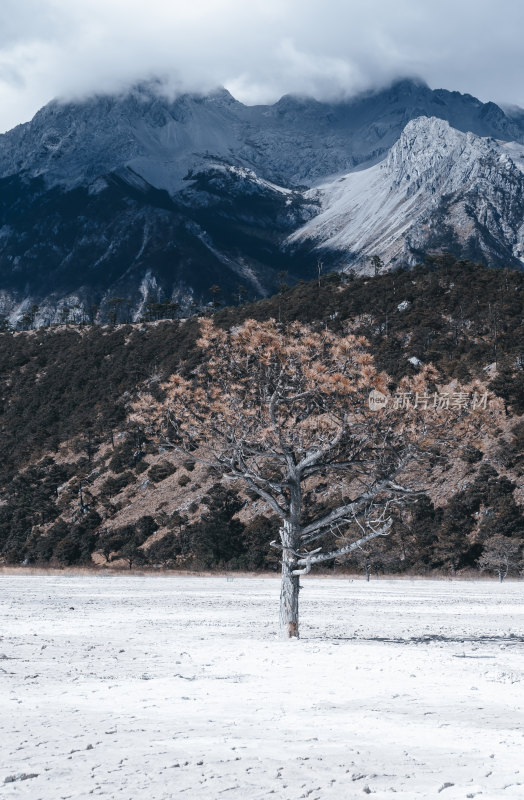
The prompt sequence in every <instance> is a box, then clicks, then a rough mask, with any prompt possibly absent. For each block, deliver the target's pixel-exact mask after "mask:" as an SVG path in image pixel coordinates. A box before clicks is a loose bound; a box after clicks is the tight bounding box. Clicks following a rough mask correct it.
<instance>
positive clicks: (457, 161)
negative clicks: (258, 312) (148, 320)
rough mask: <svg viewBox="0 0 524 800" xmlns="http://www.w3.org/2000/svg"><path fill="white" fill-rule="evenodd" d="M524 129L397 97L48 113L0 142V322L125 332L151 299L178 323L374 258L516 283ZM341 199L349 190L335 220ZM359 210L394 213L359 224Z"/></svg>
mask: <svg viewBox="0 0 524 800" xmlns="http://www.w3.org/2000/svg"><path fill="white" fill-rule="evenodd" d="M428 118H429V119H437V120H444V121H445V123H449V125H448V126H447V127H446V126H445V125H442V124H441V125H440V126H439V125H438V124H437V123H435V124H433V127H431V125H430V126H429V127H428V126H427V123H424V122H421V121H420V120H423V119H428ZM523 119H524V118H522V117H520V116H519V114H518V113H515V112H512V114H506V113H504V111H502V109H500V108H499V107H498V106H496V105H495V104H493V103H486V104H484V103H481V102H480V101H479V100H477V99H476V98H473V97H471V96H470V95H461V94H459V93H458V92H448V91H445V90H431V89H429V88H428V87H427V86H425V85H424V84H422V83H420V82H417V81H409V80H406V81H400V82H397V83H396V84H394V85H393V86H391V87H389V88H387V89H384V90H381V91H377V92H370V93H367V94H364V95H361V96H359V97H357V98H353V99H351V100H347V101H341V102H338V103H322V102H319V101H317V100H313V99H311V98H299V97H293V96H286V97H283V98H282V99H281V100H280V101H279V102H277V103H275V104H274V105H271V106H252V107H249V106H245V105H243V104H242V103H239V102H238V101H236V100H235V99H234V98H233V97H232V96H231V95H230V94H229V93H228V92H227V91H226V90H218V91H216V92H214V93H211V94H210V95H206V96H197V95H182V96H179V97H177V98H175V99H169V98H167V97H165V96H163V95H162V91H161V88H160V87H159V86H158V85H156V84H154V83H149V84H141V85H139V86H136V87H134V88H133V89H132V90H130V91H129V92H128V93H126V94H122V95H120V96H114V97H113V96H97V97H93V98H88V99H86V100H83V101H79V102H75V103H59V102H57V101H54V102H52V103H50V104H48V105H47V106H46V107H44V108H43V109H42V110H41V111H39V112H38V113H37V114H36V116H35V117H34V119H33V120H32V121H31V122H29V123H26V124H24V125H20V126H18V127H17V128H15V129H13V130H12V131H9V132H8V133H6V134H3V135H0V314H3V315H4V316H7V317H8V318H9V321H10V323H11V324H15V325H16V324H17V322H19V321H20V320H21V318H23V317H24V314H25V315H27V312H28V309H30V308H31V307H32V306H33V305H35V304H37V305H38V311H37V312H35V315H34V319H35V323H36V324H45V323H46V322H51V321H55V322H56V321H59V320H60V319H62V318H65V317H67V316H68V315H69V318H70V319H77V320H79V319H82V318H84V319H85V318H86V317H89V318H98V319H104V318H107V314H108V310H109V303H110V301H111V300H112V299H114V298H120V299H122V301H123V302H122V303H121V306H120V307H121V308H124V306H125V308H126V309H127V311H126V312H125V313H126V314H127V315H128V317H129V318H130V319H137V318H139V317H140V315H141V314H142V311H143V308H144V304H145V303H146V302H147V299H148V298H150V297H152V298H153V299H155V300H161V299H162V298H164V297H167V298H169V299H172V300H175V301H177V302H178V303H179V304H180V305H181V308H182V311H183V313H187V312H189V311H190V309H191V308H192V307H195V306H199V305H200V306H201V305H202V304H206V303H208V302H210V300H211V295H210V292H209V287H210V286H212V285H219V286H220V287H221V290H222V296H223V297H224V298H225V299H231V298H232V297H234V296H235V295H236V294H237V293H238V291H239V286H242V287H244V288H243V290H242V291H243V292H244V293H245V294H246V293H247V295H248V296H250V297H253V298H256V297H260V296H264V295H265V294H268V293H270V292H271V291H274V290H275V288H276V287H277V286H278V284H279V281H280V280H281V279H280V278H279V277H278V275H279V273H281V272H287V278H286V280H287V281H288V282H291V283H293V282H295V281H296V280H298V279H300V278H306V279H307V278H309V277H311V276H312V275H313V274H315V272H316V265H317V261H318V258H319V251H318V249H317V248H318V246H319V245H320V246H321V248H322V259H323V260H325V261H326V263H327V264H329V265H331V266H333V267H335V268H337V267H341V268H344V267H345V266H348V265H349V264H351V265H353V266H356V267H357V269H358V268H362V267H363V265H365V258H366V256H367V255H369V253H370V252H371V251H373V253H374V254H378V255H381V257H382V258H383V260H384V261H385V262H387V263H389V262H391V264H395V263H399V262H402V260H406V261H407V262H411V263H412V262H413V261H417V260H420V259H423V256H424V253H425V252H428V251H431V250H437V251H438V250H443V249H450V250H451V251H452V252H455V253H456V254H457V255H467V256H469V257H475V258H478V259H479V260H482V261H484V262H486V263H491V264H500V263H504V264H509V265H513V266H519V265H520V263H521V262H520V258H521V254H520V253H521V250H520V248H521V240H522V234H521V230H520V228H519V225H518V219H519V215H521V213H522V212H521V199H520V196H521V192H522V186H521V183H522V180H521V177H520V173H519V171H518V164H519V163H520V161H519V159H520V158H521V150H520V148H521V144H522V143H523V142H524V122H523ZM413 120H419V122H418V123H416V124H415V123H413V122H412V121H413ZM413 126H414V127H413ZM403 131H404V133H403ZM409 137H411V139H410V138H409ZM432 137H433V138H432ZM457 137H458V139H457ZM461 137H462V138H461ZM463 137H466V138H465V139H464V138H463ZM468 137H469V138H468ZM472 137H473V138H472ZM480 137H482V138H480ZM445 139H449V142H447V143H446V142H445V141H444V140H445ZM495 139H496V140H497V141H498V142H504V143H505V144H504V145H500V144H497V143H496V142H495ZM463 141H464V142H469V145H468V148H469V150H468V149H467V148H466V150H467V153H466V150H464V148H463V147H462V145H461V144H460V145H459V144H457V143H458V142H463ZM510 142H511V143H512V144H508V143H510ZM399 147H400V149H399ZM409 147H412V148H413V153H412V154H410V152H409ZM500 147H504V151H502V150H500ZM406 148H408V149H407V150H406ZM457 148H458V150H457ZM433 151H434V159H433V161H432V165H431V166H430V167H428V169H429V172H428V170H427V169H426V172H424V169H425V167H424V165H423V163H422V161H421V160H420V158H421V156H424V158H426V156H428V155H429V154H430V152H433ZM502 152H504V153H505V154H506V155H507V162H506V164H505V165H504V164H503V163H502V161H501V160H500V158H499V155H500V154H501V153H502ZM439 154H440V155H439ZM497 154H498V155H497ZM468 159H469V160H468ZM475 159H477V161H478V163H477V165H476V166H473V161H475ZM497 159H498V160H497ZM418 162H420V168H421V169H422V171H423V174H421V175H419V176H418V177H417V181H419V183H420V185H418V188H415V184H416V181H415V179H414V178H413V175H414V174H415V171H416V169H417V167H416V163H418ZM466 162H467V164H469V167H468V169H469V173H468V175H469V176H470V177H469V178H467V180H466V175H465V173H464V169H466V167H467V164H466ZM488 162H489V163H488ZM461 165H462V166H461ZM408 167H409V169H410V170H411V172H410V173H409V174H410V176H411V177H410V178H409V180H406V174H404V173H405V169H407V168H408ZM463 167H464V168H463ZM402 170H404V173H402ZM466 171H467V170H466ZM401 173H402V174H401ZM333 176H335V177H333ZM395 176H396V177H395ZM493 176H494V178H495V179H494V180H492V177H493ZM339 180H343V184H339V183H338V181H339ZM395 181H397V183H395ZM399 181H400V183H399ZM461 181H466V183H465V184H464V185H462V186H461V185H459V184H460V182H461ZM408 183H409V187H408V185H407V184H408ZM343 185H344V186H345V188H348V187H353V189H352V190H351V191H350V192H349V194H347V193H345V194H347V196H346V199H345V200H344V201H343V202H342V201H341V206H340V208H339V209H338V205H340V203H339V199H340V198H339V193H338V188H340V187H341V186H343ZM451 186H452V187H454V188H453V191H452V194H453V192H454V193H455V194H454V197H453V208H452V210H451V211H450V210H449V208H448V205H447V204H448V203H449V198H448V195H449V191H448V190H449V189H450V187H451ZM319 187H320V188H319ZM326 187H327V188H326ZM330 187H331V188H330ZM407 189H409V192H411V195H410V197H411V202H410V198H409V197H408V199H407V200H408V202H406V203H404V201H403V200H402V197H403V194H402V193H404V194H405V193H406V191H405V190H407ZM355 193H356V194H357V195H359V196H361V197H362V198H363V199H364V200H365V198H366V197H368V196H369V195H370V194H377V196H380V197H382V198H383V197H384V195H385V194H387V196H388V202H389V203H391V202H392V201H393V200H395V203H397V204H401V203H403V206H404V207H403V209H402V210H401V212H399V211H398V209H396V210H395V211H393V210H391V213H390V214H389V216H388V215H385V214H384V213H382V214H378V216H377V215H374V213H371V215H370V216H369V215H367V216H366V218H365V220H364V223H362V218H361V216H359V213H357V211H356V206H355V203H354V202H353V200H351V197H352V196H353V194H355ZM477 195H478V198H477V199H476V197H477ZM488 195H489V196H488ZM415 197H416V201H415ZM395 198H396V199H395ZM333 199H335V200H336V205H337V204H338V205H337V209H338V210H336V216H337V221H336V224H334V223H333V221H332V220H331V221H329V220H327V218H326V214H327V215H328V217H329V214H330V210H329V209H330V208H331V201H332V200H333ZM346 201H347V202H346ZM359 202H360V201H359ZM344 204H345V205H344ZM420 204H422V206H423V208H424V209H426V212H427V215H429V216H428V219H427V220H426V219H425V218H422V217H421V214H420V213H419V211H420ZM357 205H358V203H357ZM361 205H362V204H361ZM342 206H344V208H342ZM362 207H363V205H362ZM395 208H396V207H395ZM409 208H411V209H412V213H408V210H409ZM344 209H345V210H344ZM339 211H340V213H339ZM362 213H363V212H362ZM399 214H400V217H399ZM459 216H460V217H461V218H463V219H464V224H462V223H461V225H458V223H456V221H455V219H456V218H458V217H459ZM315 218H316V220H315ZM466 218H467V219H466ZM399 219H400V220H402V224H401V228H402V230H400V229H399V228H398V224H399ZM327 221H329V225H328V227H327V228H325V223H326V222H327ZM357 229H358V231H359V234H358V236H357V235H356V234H353V233H351V235H349V233H348V231H349V232H350V231H352V230H353V231H355V230H357ZM459 229H460V230H459ZM332 231H333V235H332V234H331V232H332ZM297 232H298V233H297ZM404 234H406V235H404ZM337 237H338V238H337ZM373 242H376V244H375V245H374V246H373V244H372V243H373ZM122 313H123V312H122ZM124 318H125V317H122V319H124Z"/></svg>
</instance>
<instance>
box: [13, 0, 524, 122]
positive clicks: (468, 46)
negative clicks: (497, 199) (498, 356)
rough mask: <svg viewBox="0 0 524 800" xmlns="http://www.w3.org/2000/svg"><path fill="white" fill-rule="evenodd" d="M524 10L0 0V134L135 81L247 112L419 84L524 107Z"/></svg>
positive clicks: (391, 1) (339, 2)
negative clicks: (412, 79)
mask: <svg viewBox="0 0 524 800" xmlns="http://www.w3.org/2000/svg"><path fill="white" fill-rule="evenodd" d="M523 32H524V0H497V2H495V0H323V2H320V0H263V1H259V0H250V1H249V0H0V131H2V130H6V129H8V128H10V127H13V126H14V125H16V124H17V123H19V122H23V121H26V120H27V119H29V118H30V117H31V116H32V115H33V114H34V113H35V112H36V111H37V110H38V108H40V107H41V106H42V105H44V104H45V103H46V102H47V101H48V100H50V99H51V98H53V97H56V96H58V97H64V98H65V99H69V98H72V97H82V96H85V95H87V94H90V93H93V92H96V91H115V90H119V89H121V88H123V87H125V86H126V85H129V84H130V83H132V82H134V81H136V80H139V79H141V78H147V77H152V76H162V77H167V78H168V79H169V80H170V82H171V84H172V86H173V87H179V88H180V89H190V90H205V89H209V88H213V87H215V86H217V85H225V86H226V87H227V88H228V89H229V90H230V91H231V92H232V94H234V95H235V97H237V98H238V99H239V100H242V101H244V102H246V103H255V102H273V101H275V100H277V99H278V98H279V97H280V96H281V95H282V94H285V93H286V92H298V93H306V94H312V95H314V96H315V97H318V98H323V97H333V96H334V95H337V94H339V93H344V94H354V93H355V92H358V91H360V90H362V89H367V88H369V87H372V86H379V85H384V84H386V83H388V82H389V81H391V79H393V78H396V77H403V76H418V77H421V78H423V79H424V80H426V81H427V82H428V83H429V85H430V86H431V87H432V88H441V87H442V88H447V89H458V90H460V91H463V92H470V93H471V94H474V95H476V96H477V97H480V98H481V99H482V100H495V101H497V102H499V103H513V104H517V105H522V106H524V46H523V41H522V40H523Z"/></svg>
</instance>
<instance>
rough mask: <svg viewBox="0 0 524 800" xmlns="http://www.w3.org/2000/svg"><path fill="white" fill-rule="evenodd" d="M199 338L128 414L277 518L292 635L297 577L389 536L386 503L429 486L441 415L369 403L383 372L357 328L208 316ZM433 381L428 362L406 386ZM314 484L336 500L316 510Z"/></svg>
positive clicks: (283, 607) (284, 624) (284, 603)
mask: <svg viewBox="0 0 524 800" xmlns="http://www.w3.org/2000/svg"><path fill="white" fill-rule="evenodd" d="M198 345H199V347H200V348H201V351H202V352H201V362H200V365H199V366H198V367H197V368H196V369H195V370H194V372H193V373H192V375H191V376H190V377H189V378H184V377H181V376H180V375H173V376H171V377H170V378H169V380H168V381H167V382H166V383H164V384H163V385H162V389H163V391H164V400H163V401H162V402H161V403H159V402H158V401H156V400H154V399H153V398H152V396H151V395H149V394H147V393H144V394H142V395H141V396H140V398H139V400H138V401H137V403H136V404H135V406H134V411H135V419H136V420H139V421H140V422H142V423H146V424H147V425H148V427H149V429H150V430H153V431H154V433H155V434H156V435H157V436H158V437H159V438H161V439H162V440H163V442H164V444H169V445H170V446H173V447H177V448H180V449H182V450H184V451H189V452H191V453H192V454H193V456H194V457H197V458H198V459H200V460H202V461H205V462H207V463H209V464H211V465H213V466H215V467H218V468H219V469H220V471H221V473H222V474H223V475H224V476H225V477H226V478H227V479H229V480H231V481H239V482H242V484H243V485H244V486H245V487H246V488H248V489H250V490H251V491H252V492H254V493H255V494H256V495H258V496H259V497H260V498H261V499H262V500H263V501H265V503H266V504H267V507H268V509H271V510H272V511H273V512H274V513H275V514H277V515H278V517H279V518H280V520H281V527H280V541H279V542H273V543H272V544H273V545H274V546H275V547H277V548H278V549H279V550H280V551H281V560H282V587H281V599H280V626H281V632H282V635H283V636H284V637H296V636H298V632H299V627H298V621H299V614H298V599H299V581H300V575H302V574H304V573H307V572H309V571H310V569H311V567H312V565H314V564H319V563H321V562H325V561H330V560H333V559H337V558H340V557H343V556H345V555H347V554H348V553H350V552H351V551H353V550H355V549H356V548H359V547H362V545H364V544H365V543H366V542H368V541H370V540H371V539H374V538H375V537H378V536H385V535H387V534H388V532H389V531H390V528H391V526H392V516H391V511H392V509H394V508H395V506H397V505H400V504H403V503H405V502H407V501H408V500H413V499H414V497H415V496H416V491H417V490H419V489H420V488H421V487H422V485H423V483H424V474H425V471H426V470H427V454H428V453H429V452H430V451H431V452H432V455H433V457H435V452H436V450H438V447H439V446H440V438H439V437H440V434H441V428H442V427H443V417H442V414H439V412H438V411H435V412H432V411H431V410H428V411H427V412H425V413H424V414H421V413H420V410H416V409H411V410H408V411H406V409H399V408H395V407H394V404H388V405H387V406H386V407H385V408H382V409H381V410H378V411H377V410H371V409H370V407H369V403H368V398H369V393H370V391H371V390H372V389H375V390H377V391H380V392H383V393H385V392H386V391H387V385H388V377H387V376H386V375H385V374H383V373H378V372H377V370H376V369H375V367H374V363H373V358H372V356H371V354H370V353H369V351H368V343H367V341H366V339H364V338H363V337H361V336H354V335H352V334H348V335H344V336H340V335H336V334H334V333H331V332H330V331H327V330H312V329H311V328H309V327H307V326H305V325H302V324H299V323H293V324H291V325H289V326H287V327H285V328H284V327H283V326H281V325H279V324H277V323H275V322H274V321H273V320H270V321H268V322H257V321H254V320H247V321H246V322H244V323H243V324H242V325H239V326H238V327H236V328H233V329H232V330H230V331H224V330H222V329H220V328H218V327H216V326H215V325H214V323H213V321H212V320H210V319H204V320H202V321H201V338H200V339H199V341H198ZM434 379H435V374H434V371H433V370H432V369H431V368H425V369H424V370H422V372H421V373H419V375H418V376H417V378H416V379H415V381H414V382H412V383H411V385H410V387H409V388H410V389H412V390H416V391H419V392H423V391H429V389H430V388H434V385H433V384H432V381H434ZM451 413H452V412H450V415H451ZM464 414H465V412H464V410H461V409H458V410H457V411H456V412H455V416H456V417H457V418H458V417H460V416H461V415H462V416H463V415H464ZM432 418H433V419H432ZM445 424H446V427H448V428H449V416H448V418H447V419H446V420H445ZM320 481H324V482H326V481H328V482H329V486H330V490H331V491H330V497H333V496H336V497H337V498H338V500H337V501H336V502H335V503H334V505H333V504H332V505H331V506H330V507H329V508H328V509H327V510H325V511H324V512H323V513H321V514H320V515H318V516H315V515H313V514H312V512H311V510H310V509H309V508H308V504H307V503H306V502H305V497H306V495H307V494H308V492H310V491H311V490H312V489H314V488H315V487H316V486H318V483H319V482H320Z"/></svg>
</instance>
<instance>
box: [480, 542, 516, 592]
mask: <svg viewBox="0 0 524 800" xmlns="http://www.w3.org/2000/svg"><path fill="white" fill-rule="evenodd" d="M521 548H522V542H521V541H516V540H515V539H510V538H509V537H508V536H502V535H500V534H498V535H496V536H490V538H489V539H486V541H485V542H484V552H483V553H482V555H481V556H480V558H479V560H478V565H479V569H480V570H481V571H482V572H483V571H484V570H486V571H488V572H495V573H496V574H497V575H498V578H499V581H500V583H502V581H503V580H504V578H505V577H506V576H507V575H508V572H511V571H517V570H518V567H519V564H520V562H521V552H520V551H521Z"/></svg>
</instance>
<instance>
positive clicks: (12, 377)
mask: <svg viewBox="0 0 524 800" xmlns="http://www.w3.org/2000/svg"><path fill="white" fill-rule="evenodd" d="M284 281H285V279H284V278H282V285H281V287H280V291H279V292H278V294H277V295H275V296H273V297H272V298H270V299H267V300H263V301H260V302H258V303H254V304H241V305H237V306H233V307H229V308H224V309H218V310H216V312H215V321H216V323H217V324H219V325H221V326H223V327H224V328H230V327H231V326H234V325H237V324H239V323H240V322H241V321H243V320H245V319H248V318H253V319H255V320H267V319H270V318H273V319H275V320H276V321H277V322H279V323H281V324H282V325H283V326H285V325H286V324H287V323H290V322H291V321H294V320H298V321H301V322H303V323H307V324H309V325H311V326H312V327H313V328H322V327H327V328H328V329H329V330H331V331H333V332H334V333H337V332H340V333H342V331H343V330H345V329H347V327H348V326H349V328H350V330H351V331H352V332H353V333H356V334H361V335H364V336H365V337H366V338H367V340H368V341H369V343H370V350H371V353H372V355H373V356H374V359H375V363H376V366H377V368H378V369H379V370H384V371H385V372H387V373H388V375H389V376H390V378H391V384H390V390H391V391H392V392H394V391H395V388H396V386H397V385H398V382H399V381H400V380H401V379H402V378H403V377H405V376H416V374H417V373H418V371H419V370H420V369H421V368H422V366H423V365H427V364H429V363H431V364H433V365H434V367H435V368H436V370H437V371H438V373H439V375H440V376H441V382H442V383H446V382H448V383H449V381H452V380H456V381H459V382H460V383H461V384H463V385H468V384H470V383H471V382H472V381H474V380H480V381H482V383H483V384H484V385H486V387H487V389H488V390H489V392H490V394H491V395H497V396H499V397H500V398H501V399H502V401H503V409H504V413H503V417H502V419H501V421H500V424H499V425H498V428H497V429H496V431H495V432H493V431H489V432H488V431H487V430H482V429H480V430H478V431H477V432H476V434H475V436H474V437H473V438H471V439H470V440H467V441H460V442H457V443H456V449H454V451H453V452H452V453H450V455H449V458H448V460H447V462H446V463H442V462H438V463H436V464H435V468H434V471H433V473H432V480H431V483H430V484H428V486H427V491H426V493H425V495H424V496H423V497H422V498H421V499H420V500H419V502H418V503H416V504H414V505H412V506H410V507H409V508H408V509H405V510H403V511H402V512H401V513H400V512H399V514H398V516H397V517H396V518H395V523H394V527H393V530H392V532H391V533H390V535H389V536H388V537H384V538H381V539H380V543H379V544H375V545H374V546H373V547H371V546H370V550H369V551H361V552H360V551H359V553H358V556H353V557H352V561H351V562H349V563H348V564H347V566H348V567H351V568H353V569H355V568H359V569H360V568H363V569H367V570H368V571H369V570H370V569H375V570H379V571H380V570H382V571H387V572H393V573H395V572H405V571H411V572H428V571H432V570H439V571H442V570H452V571H460V570H462V569H468V568H476V567H477V566H479V564H482V563H484V565H485V566H486V568H487V569H495V567H493V566H491V567H490V563H491V562H489V558H487V555H489V553H488V552H487V551H488V549H489V547H488V546H487V545H486V543H487V542H488V543H489V542H492V540H493V538H494V537H497V536H499V537H500V536H502V537H505V540H504V542H505V541H506V540H507V542H509V543H510V544H511V547H509V550H508V552H510V556H507V558H509V561H510V562H511V563H510V564H509V568H510V571H513V572H516V571H517V570H518V569H519V568H520V558H521V548H522V542H523V540H524V523H523V515H522V510H523V503H524V490H523V475H524V455H523V450H524V419H523V415H524V323H523V295H524V274H523V273H522V272H519V271H513V270H489V269H486V268H484V267H481V266H479V265H476V264H472V263H466V262H457V261H455V260H453V259H452V258H450V257H440V258H436V259H433V260H432V261H430V262H429V263H427V264H426V265H425V266H423V267H416V268H414V269H411V270H400V271H395V272H390V273H387V274H382V275H377V276H375V277H361V278H357V277H353V276H351V275H348V276H344V275H338V274H337V275H335V274H334V275H327V276H321V277H320V278H319V280H316V281H312V282H310V283H300V284H298V285H296V286H294V287H292V288H290V287H288V286H286V285H285V282H284ZM209 313H211V312H209ZM198 332H199V324H198V320H197V319H196V318H190V319H187V320H176V319H175V320H173V319H165V320H163V319H158V320H155V321H151V322H142V323H135V324H126V325H114V326H108V325H105V326H89V325H85V326H74V325H59V326H52V327H48V328H40V329H37V330H30V331H24V332H15V333H13V332H4V333H1V334H0V387H1V391H0V436H1V447H2V453H3V458H2V461H1V463H0V491H1V499H0V553H1V556H0V557H1V559H2V560H3V562H4V563H11V564H20V563H26V564H37V563H49V564H58V565H72V564H92V563H93V562H94V563H97V564H100V565H113V566H120V567H124V566H134V565H138V564H145V565H150V566H158V565H161V566H167V567H172V568H216V567H221V568H223V567H227V568H230V569H235V568H239V569H275V568H277V567H278V553H276V551H274V550H271V548H270V547H269V544H268V543H269V541H270V539H271V538H273V537H274V534H275V531H276V528H277V527H278V523H277V520H276V518H274V517H273V516H272V515H271V513H270V512H269V510H268V508H267V507H265V506H264V504H263V503H262V502H261V501H260V500H259V499H255V498H253V497H251V496H250V495H249V493H246V492H245V491H244V490H243V489H242V488H241V487H240V486H237V485H236V484H232V483H224V481H223V480H222V479H221V476H220V474H218V473H216V471H214V470H213V468H210V467H209V466H205V465H203V464H201V463H199V462H198V460H197V459H194V458H190V457H188V456H187V455H185V456H184V455H181V454H176V453H174V452H172V451H170V450H165V449H164V448H163V447H162V446H160V445H159V444H158V442H155V441H154V440H153V439H152V437H151V436H150V435H148V432H147V431H145V430H143V429H142V428H140V426H138V425H137V424H136V423H132V422H131V421H130V418H129V416H130V403H131V401H132V400H133V398H134V397H135V396H136V393H137V392H138V391H139V390H140V389H142V388H143V387H144V386H148V387H149V388H151V387H153V390H154V391H160V390H158V388H155V387H158V384H159V382H161V380H163V379H164V378H166V377H168V376H169V375H170V374H172V373H174V372H178V373H179V374H181V375H184V376H189V375H190V373H191V371H192V369H194V367H195V366H196V365H197V364H198V362H199V359H200V358H201V351H200V348H199V347H198V345H197V343H196V342H197V338H198ZM310 495H311V496H310V497H309V498H308V502H309V504H310V505H311V507H315V508H317V507H322V506H325V507H326V508H329V504H330V502H331V498H330V491H329V487H328V486H326V485H323V484H322V483H319V484H318V485H316V486H315V487H314V489H312V491H311V493H310ZM504 542H503V544H504ZM511 553H512V555H511ZM482 559H484V561H482ZM488 562H489V563H488ZM339 568H340V567H339Z"/></svg>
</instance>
